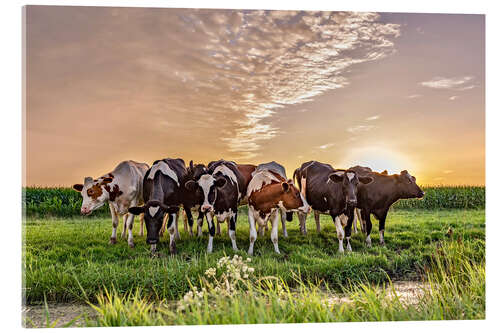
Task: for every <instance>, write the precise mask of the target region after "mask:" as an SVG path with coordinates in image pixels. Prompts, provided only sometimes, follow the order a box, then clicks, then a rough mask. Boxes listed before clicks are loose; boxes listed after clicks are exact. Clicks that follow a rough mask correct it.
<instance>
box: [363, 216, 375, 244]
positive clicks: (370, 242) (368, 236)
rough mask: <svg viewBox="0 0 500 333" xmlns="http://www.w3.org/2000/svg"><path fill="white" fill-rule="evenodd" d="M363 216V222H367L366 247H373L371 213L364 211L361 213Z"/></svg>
mask: <svg viewBox="0 0 500 333" xmlns="http://www.w3.org/2000/svg"><path fill="white" fill-rule="evenodd" d="M361 215H362V216H363V220H364V221H365V228H366V229H365V231H366V246H367V247H372V239H371V237H370V233H371V232H372V221H371V220H370V212H369V211H367V210H364V209H363V210H362V211H361Z"/></svg>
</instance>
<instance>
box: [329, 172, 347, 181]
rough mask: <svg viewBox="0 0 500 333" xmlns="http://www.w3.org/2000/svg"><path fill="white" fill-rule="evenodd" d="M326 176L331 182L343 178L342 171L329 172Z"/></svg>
mask: <svg viewBox="0 0 500 333" xmlns="http://www.w3.org/2000/svg"><path fill="white" fill-rule="evenodd" d="M328 178H330V180H331V181H332V182H335V183H341V182H342V181H343V180H344V173H343V172H339V171H337V172H334V173H331V174H330V175H329V176H328Z"/></svg>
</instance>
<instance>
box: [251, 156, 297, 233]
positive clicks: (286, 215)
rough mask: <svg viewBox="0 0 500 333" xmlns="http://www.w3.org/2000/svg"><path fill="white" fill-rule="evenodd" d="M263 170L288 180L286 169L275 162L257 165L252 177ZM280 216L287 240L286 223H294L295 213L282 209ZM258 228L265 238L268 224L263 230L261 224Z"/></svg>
mask: <svg viewBox="0 0 500 333" xmlns="http://www.w3.org/2000/svg"><path fill="white" fill-rule="evenodd" d="M263 170H268V171H272V172H275V173H277V174H278V175H280V176H281V177H283V178H284V179H288V178H287V176H286V170H285V167H284V166H282V165H281V164H279V163H277V162H275V161H272V162H267V163H261V164H259V165H257V167H256V168H255V171H254V172H252V176H254V175H255V174H256V173H257V172H259V171H263ZM280 215H281V226H282V229H283V237H285V238H286V237H288V232H287V231H286V221H289V222H290V221H292V219H293V212H291V211H286V210H285V209H281V208H280ZM258 226H259V235H260V236H263V234H264V231H267V224H266V226H265V228H262V227H261V225H260V224H258Z"/></svg>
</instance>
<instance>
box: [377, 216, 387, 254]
mask: <svg viewBox="0 0 500 333" xmlns="http://www.w3.org/2000/svg"><path fill="white" fill-rule="evenodd" d="M387 212H388V211H387V210H386V211H385V212H383V213H382V214H381V215H380V218H379V219H378V221H379V224H378V232H379V234H380V245H385V240H384V231H385V219H386V218H387Z"/></svg>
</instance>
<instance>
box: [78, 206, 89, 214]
mask: <svg viewBox="0 0 500 333" xmlns="http://www.w3.org/2000/svg"><path fill="white" fill-rule="evenodd" d="M90 213H92V210H91V209H90V208H87V207H85V208H84V207H82V209H80V214H82V215H89V214H90Z"/></svg>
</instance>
